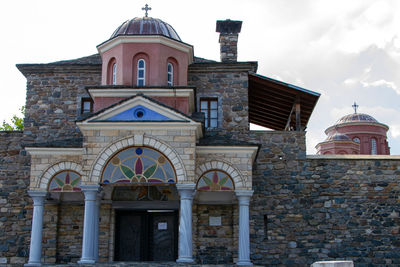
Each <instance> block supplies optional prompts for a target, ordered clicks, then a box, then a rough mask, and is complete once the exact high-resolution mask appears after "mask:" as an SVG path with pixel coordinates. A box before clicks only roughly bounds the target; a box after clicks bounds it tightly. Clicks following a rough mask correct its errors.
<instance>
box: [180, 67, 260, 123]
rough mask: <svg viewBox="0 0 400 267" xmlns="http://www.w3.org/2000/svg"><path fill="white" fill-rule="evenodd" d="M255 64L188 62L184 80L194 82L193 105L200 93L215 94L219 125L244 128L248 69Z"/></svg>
mask: <svg viewBox="0 0 400 267" xmlns="http://www.w3.org/2000/svg"><path fill="white" fill-rule="evenodd" d="M256 68H257V64H256V63H236V64H234V63H232V64H231V65H230V64H218V63H215V64H211V63H209V64H201V63H198V64H193V65H191V66H189V75H188V84H189V86H196V97H197V98H196V101H197V105H199V104H200V98H202V97H206V98H218V105H219V106H218V118H219V121H218V128H219V129H223V130H224V131H232V130H234V131H248V129H249V120H248V106H249V104H248V95H247V91H248V71H255V70H256ZM197 110H200V109H199V107H197Z"/></svg>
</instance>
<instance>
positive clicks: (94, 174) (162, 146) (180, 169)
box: [89, 135, 187, 183]
mask: <svg viewBox="0 0 400 267" xmlns="http://www.w3.org/2000/svg"><path fill="white" fill-rule="evenodd" d="M131 146H148V147H151V148H153V149H155V150H158V151H160V152H161V153H163V154H164V155H165V156H166V157H167V158H168V160H169V161H170V162H171V163H172V164H173V166H174V168H175V171H176V179H177V183H182V182H183V181H185V180H186V177H187V176H186V170H185V167H184V164H183V161H182V159H181V158H180V156H179V155H178V153H177V152H176V151H175V149H173V148H172V147H171V146H169V145H168V144H167V143H165V142H163V141H161V140H159V139H156V138H154V137H150V136H144V135H135V136H130V137H127V138H124V139H121V140H118V141H116V142H114V143H112V144H110V145H109V146H108V147H106V148H105V149H104V150H103V151H102V152H101V153H100V154H99V155H98V157H97V158H96V160H95V161H94V164H93V165H92V166H93V167H92V168H91V173H90V176H89V181H90V182H92V183H99V182H100V179H101V173H102V170H103V168H104V166H105V164H106V163H107V162H108V160H109V159H110V158H111V157H112V156H113V155H115V154H116V153H117V152H118V151H120V150H123V149H125V148H128V147H131Z"/></svg>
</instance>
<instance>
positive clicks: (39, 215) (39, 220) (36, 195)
mask: <svg viewBox="0 0 400 267" xmlns="http://www.w3.org/2000/svg"><path fill="white" fill-rule="evenodd" d="M28 194H29V196H30V197H32V199H33V216H32V231H31V245H30V247H29V261H28V263H27V264H25V266H41V265H42V263H41V257H42V231H43V210H44V198H45V197H46V195H47V191H33V190H30V191H28Z"/></svg>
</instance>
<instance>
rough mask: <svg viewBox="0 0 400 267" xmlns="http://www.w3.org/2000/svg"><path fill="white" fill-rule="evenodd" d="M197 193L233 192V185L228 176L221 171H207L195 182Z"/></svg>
mask: <svg viewBox="0 0 400 267" xmlns="http://www.w3.org/2000/svg"><path fill="white" fill-rule="evenodd" d="M196 190H198V191H214V192H215V191H234V190H235V183H234V182H233V180H232V178H231V177H230V175H229V174H227V173H226V172H224V171H222V170H209V171H206V172H205V173H203V174H202V175H201V176H200V178H199V179H198V181H197V184H196Z"/></svg>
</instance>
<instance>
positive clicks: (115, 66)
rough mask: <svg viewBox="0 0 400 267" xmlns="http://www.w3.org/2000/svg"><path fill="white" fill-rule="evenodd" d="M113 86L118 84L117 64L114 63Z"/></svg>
mask: <svg viewBox="0 0 400 267" xmlns="http://www.w3.org/2000/svg"><path fill="white" fill-rule="evenodd" d="M112 84H113V85H116V84H117V64H116V63H114V64H113V66H112Z"/></svg>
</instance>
